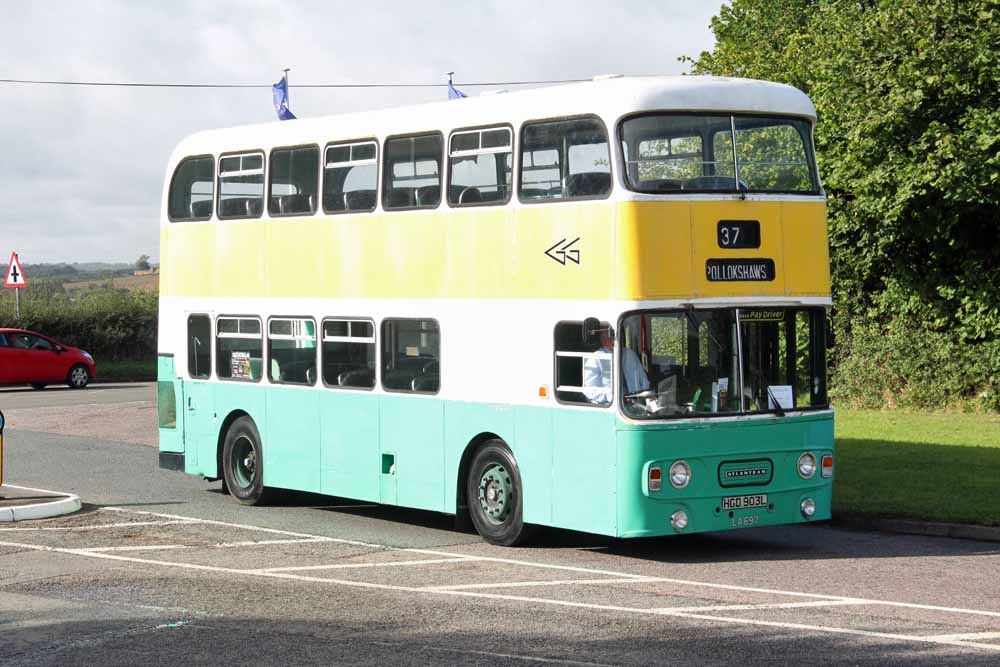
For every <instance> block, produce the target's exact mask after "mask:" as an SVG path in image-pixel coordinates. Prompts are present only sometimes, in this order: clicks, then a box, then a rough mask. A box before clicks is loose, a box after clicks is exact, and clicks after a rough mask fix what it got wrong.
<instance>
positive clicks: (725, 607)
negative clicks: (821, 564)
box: [650, 598, 866, 614]
mask: <svg viewBox="0 0 1000 667" xmlns="http://www.w3.org/2000/svg"><path fill="white" fill-rule="evenodd" d="M850 604H860V605H863V604H866V603H865V601H864V600H852V599H849V598H845V599H843V600H813V601H812V602H764V603H761V604H718V605H713V606H711V607H657V608H656V609H650V611H655V612H656V613H658V614H672V613H674V612H675V611H682V612H699V613H701V612H705V611H747V610H751V609H800V608H803V607H836V606H840V605H850Z"/></svg>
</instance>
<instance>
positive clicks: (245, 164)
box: [219, 153, 264, 218]
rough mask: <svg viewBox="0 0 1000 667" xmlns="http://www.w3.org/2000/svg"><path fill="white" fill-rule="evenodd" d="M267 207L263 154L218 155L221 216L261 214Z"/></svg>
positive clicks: (247, 216) (232, 216)
mask: <svg viewBox="0 0 1000 667" xmlns="http://www.w3.org/2000/svg"><path fill="white" fill-rule="evenodd" d="M263 211H264V154H263V153H243V154H240V155H224V156H222V157H220V158H219V217H220V218H259V217H260V216H261V214H262V213H263Z"/></svg>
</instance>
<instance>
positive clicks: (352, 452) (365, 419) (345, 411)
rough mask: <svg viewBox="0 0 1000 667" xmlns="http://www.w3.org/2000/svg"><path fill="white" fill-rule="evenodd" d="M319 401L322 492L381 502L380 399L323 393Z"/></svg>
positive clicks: (371, 395) (359, 393)
mask: <svg viewBox="0 0 1000 667" xmlns="http://www.w3.org/2000/svg"><path fill="white" fill-rule="evenodd" d="M319 400H320V404H319V405H320V419H321V421H322V439H321V441H320V443H321V444H320V470H321V476H322V477H321V480H320V486H321V487H322V492H323V493H326V494H328V495H333V496H340V497H342V498H354V499H356V500H367V501H370V502H376V503H377V502H380V501H381V494H380V490H379V466H380V462H379V418H378V414H379V397H378V395H376V394H374V393H372V392H368V391H346V390H342V391H323V392H321V393H320V399H319Z"/></svg>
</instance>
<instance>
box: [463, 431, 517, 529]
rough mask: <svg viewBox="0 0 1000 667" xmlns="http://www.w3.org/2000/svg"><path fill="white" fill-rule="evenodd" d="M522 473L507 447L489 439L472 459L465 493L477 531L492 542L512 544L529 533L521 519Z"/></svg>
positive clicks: (498, 441)
mask: <svg viewBox="0 0 1000 667" xmlns="http://www.w3.org/2000/svg"><path fill="white" fill-rule="evenodd" d="M521 488H522V487H521V473H520V471H519V470H518V469H517V462H516V461H515V460H514V455H513V454H511V452H510V450H509V449H507V446H506V445H505V444H504V443H503V442H502V441H500V440H490V441H489V442H487V443H486V445H485V446H484V447H482V448H481V449H480V450H479V451H478V452H476V455H475V456H474V457H473V459H472V465H471V466H469V476H468V478H467V480H466V486H465V493H466V499H467V502H468V506H469V515H470V516H471V518H472V523H473V525H475V527H476V531H477V532H478V533H479V534H480V535H482V537H483V539H484V540H486V541H487V542H489V543H490V544H496V545H497V546H502V547H510V546H514V545H517V544H520V543H522V542H523V541H524V540H525V538H526V537H527V536H528V533H527V531H526V530H525V526H524V521H523V518H522V493H521Z"/></svg>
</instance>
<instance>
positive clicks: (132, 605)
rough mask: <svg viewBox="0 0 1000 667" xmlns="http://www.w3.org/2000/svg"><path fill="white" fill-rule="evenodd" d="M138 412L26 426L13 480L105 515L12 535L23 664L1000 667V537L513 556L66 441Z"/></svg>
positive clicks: (821, 539) (21, 416) (709, 542)
mask: <svg viewBox="0 0 1000 667" xmlns="http://www.w3.org/2000/svg"><path fill="white" fill-rule="evenodd" d="M148 393H150V392H147V394H148ZM74 394H79V392H74ZM127 396H128V397H129V398H132V399H135V398H137V396H136V395H135V394H134V393H132V394H128V395H127ZM4 397H5V396H4ZM123 397H124V395H123ZM139 398H140V399H144V400H131V401H122V402H120V403H113V404H107V405H106V406H103V407H102V406H100V405H93V404H86V403H84V402H79V403H76V404H74V405H61V406H51V405H49V406H42V405H40V406H37V407H25V406H22V407H20V408H18V409H17V410H16V411H15V410H11V411H7V410H5V413H7V414H8V431H6V432H5V444H8V445H9V446H10V447H11V450H12V451H13V452H15V454H14V455H13V456H14V458H13V460H12V461H10V462H9V463H10V468H9V472H10V474H12V475H15V476H17V477H18V483H24V484H26V485H30V484H37V485H38V486H42V483H43V481H45V480H43V476H44V477H47V478H48V481H46V482H45V483H46V484H47V485H48V486H47V487H43V488H52V487H53V486H55V487H56V488H59V489H60V490H63V491H68V492H73V493H78V494H80V496H81V497H82V498H83V499H84V501H85V503H87V504H86V506H85V508H84V510H83V511H82V512H79V513H77V514H73V515H69V516H65V517H60V518H57V519H50V520H46V521H42V522H31V523H21V524H13V525H8V526H7V527H4V528H0V610H4V612H3V613H2V614H0V617H3V618H4V619H5V620H6V623H5V624H3V625H0V628H5V637H6V638H7V639H8V641H6V642H5V643H3V644H0V661H9V662H10V663H11V664H66V663H67V662H83V661H85V660H90V661H96V660H100V661H101V662H103V663H106V664H129V663H130V662H131V661H132V660H133V659H134V658H135V656H137V655H140V654H141V655H147V656H148V655H155V656H156V658H155V660H153V661H152V662H153V663H154V664H155V663H162V664H166V663H168V662H171V663H173V662H177V661H180V660H183V659H188V660H191V659H192V658H195V659H194V660H192V661H193V662H199V661H206V660H208V659H210V658H212V657H219V658H225V659H232V660H236V659H241V658H242V659H257V660H260V661H265V662H278V661H284V662H286V663H320V662H324V663H330V662H345V663H356V664H386V663H387V662H392V663H394V664H426V663H428V662H434V663H456V664H485V663H489V664H498V663H499V664H665V663H668V662H675V661H680V660H684V661H686V662H691V663H695V664H732V663H734V662H745V663H748V664H755V663H764V662H767V663H771V664H773V663H776V662H777V663H781V662H785V663H790V662H795V663H804V662H816V661H822V662H824V663H827V662H845V663H851V664H886V663H905V662H912V663H924V662H932V661H933V662H935V663H938V662H962V663H965V664H970V663H971V664H996V662H997V661H1000V603H998V600H1000V582H998V581H997V579H996V576H995V573H996V572H997V571H1000V544H996V543H989V542H975V541H968V540H952V539H943V538H929V537H916V536H903V535H890V534H879V533H866V532H853V531H848V530H843V529H840V528H838V527H836V526H829V525H817V526H808V527H780V528H765V529H749V530H744V531H734V532H728V533H720V534H708V535H691V536H684V537H681V538H679V539H678V538H674V539H656V540H642V541H620V540H610V539H606V538H601V537H597V536H592V535H585V534H579V533H571V532H565V531H545V532H544V533H543V534H542V535H541V536H540V538H539V539H538V541H536V542H535V543H534V544H533V545H532V546H530V547H527V548H519V549H504V548H497V547H493V546H490V545H488V544H486V543H484V542H482V541H481V540H480V539H479V538H478V536H476V535H474V534H470V533H465V532H458V531H455V530H453V529H452V527H451V524H450V521H449V520H448V518H447V517H444V516H442V515H437V514H432V513H425V512H416V511H412V510H404V509H399V508H392V507H383V506H373V505H367V504H361V503H355V502H352V501H350V500H347V499H340V498H330V497H323V496H309V495H305V494H283V496H282V497H281V498H279V500H278V503H277V505H276V506H274V507H266V508H246V507H242V506H238V505H237V504H236V503H234V502H233V501H232V500H231V499H230V498H228V497H226V496H224V495H223V494H222V493H220V492H219V490H218V484H214V485H212V484H207V483H205V482H203V481H201V480H198V479H193V478H189V477H186V476H183V475H179V474H177V473H170V472H167V471H161V470H158V469H157V468H156V450H155V448H154V447H153V446H151V445H150V443H149V442H148V438H143V437H139V435H138V434H133V435H135V436H136V437H133V439H132V441H131V442H130V441H122V440H120V439H110V438H109V436H114V437H115V438H118V437H120V436H119V435H116V431H115V429H113V428H110V427H108V428H106V429H105V430H104V431H101V432H99V433H97V434H96V435H91V434H84V435H80V434H67V433H62V432H59V431H58V430H57V429H54V428H53V426H52V424H53V417H52V411H53V410H59V411H61V414H62V415H63V420H64V421H69V422H72V421H73V420H74V419H76V418H82V417H84V416H85V415H87V414H91V413H93V412H94V411H95V410H97V411H99V410H102V409H111V408H114V409H115V410H116V414H117V420H118V421H120V422H125V423H131V424H135V425H141V424H143V423H144V421H145V420H146V419H147V415H148V417H149V420H155V411H148V409H147V407H146V405H145V404H146V403H148V401H149V400H150V399H151V396H148V395H146V394H140V395H139ZM11 414H13V415H14V417H15V419H12V418H11V417H10V415H11ZM133 428H146V429H147V430H149V431H153V430H155V421H150V423H149V424H148V425H147V426H145V427H142V426H134V427H133ZM67 430H68V429H67ZM144 440H147V441H146V442H144ZM153 440H154V443H155V438H154V439H153ZM8 454H11V452H10V451H8ZM97 462H100V463H99V465H97V464H96V463H97ZM81 471H87V472H86V473H82V472H81Z"/></svg>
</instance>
